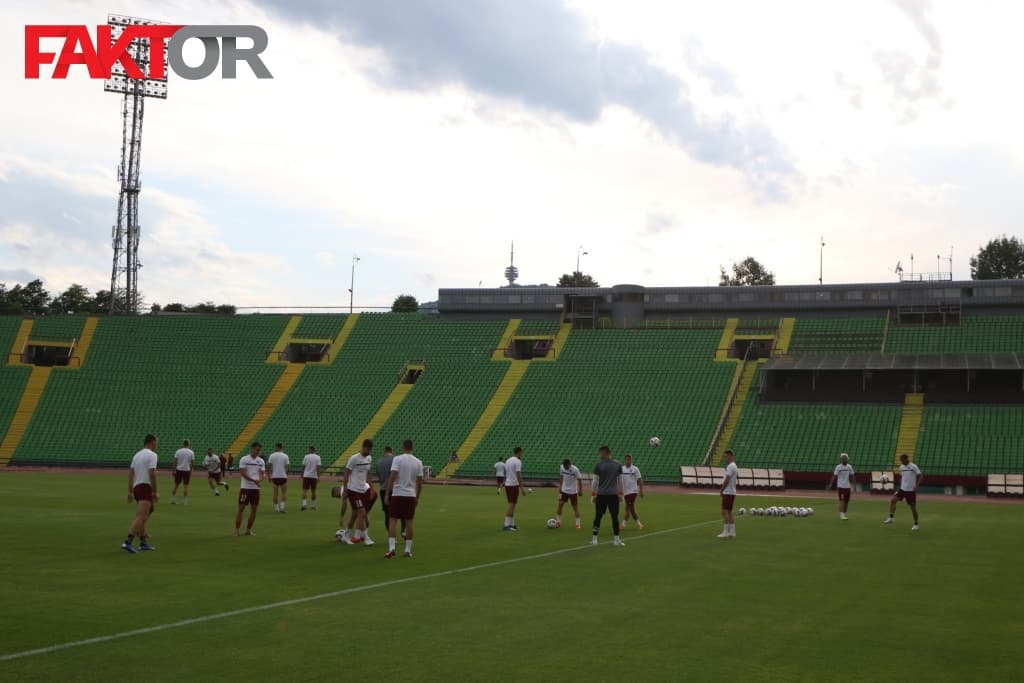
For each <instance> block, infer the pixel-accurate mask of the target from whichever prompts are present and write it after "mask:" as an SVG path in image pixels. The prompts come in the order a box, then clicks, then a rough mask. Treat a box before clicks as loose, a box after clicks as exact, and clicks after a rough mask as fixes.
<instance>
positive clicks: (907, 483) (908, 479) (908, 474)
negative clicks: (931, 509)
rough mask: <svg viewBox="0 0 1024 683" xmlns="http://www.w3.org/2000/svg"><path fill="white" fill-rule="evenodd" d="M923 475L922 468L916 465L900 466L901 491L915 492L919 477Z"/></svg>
mask: <svg viewBox="0 0 1024 683" xmlns="http://www.w3.org/2000/svg"><path fill="white" fill-rule="evenodd" d="M920 474H921V468H919V467H918V466H917V465H915V464H914V463H910V464H909V465H900V490H901V491H913V490H914V489H915V488H916V487H917V477H918V476H919V475H920Z"/></svg>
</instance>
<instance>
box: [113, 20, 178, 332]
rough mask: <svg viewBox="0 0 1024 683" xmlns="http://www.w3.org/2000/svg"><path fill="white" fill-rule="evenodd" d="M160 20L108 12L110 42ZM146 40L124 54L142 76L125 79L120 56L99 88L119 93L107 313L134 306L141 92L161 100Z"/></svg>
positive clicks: (161, 84)
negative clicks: (118, 144)
mask: <svg viewBox="0 0 1024 683" xmlns="http://www.w3.org/2000/svg"><path fill="white" fill-rule="evenodd" d="M160 23H161V22H157V21H149V20H147V19H138V18H136V17H127V16H124V15H119V14H108V15H107V24H108V25H109V26H110V41H111V45H113V44H115V43H116V42H117V40H118V38H120V37H121V34H122V33H124V29H125V27H127V26H156V25H159V24H160ZM149 48H150V45H149V40H148V39H144V38H136V39H135V40H133V41H132V42H131V43H130V44H129V46H128V54H129V55H130V56H131V58H132V59H133V60H134V61H135V63H136V64H138V66H139V68H140V69H141V70H142V73H144V74H146V76H147V78H145V79H139V78H128V75H127V74H126V72H125V70H124V66H123V65H122V64H121V62H120V61H117V62H114V66H113V68H112V69H111V73H110V78H108V79H107V80H105V81H103V90H104V91H105V92H113V93H118V94H121V95H123V97H124V104H123V106H122V108H121V117H122V132H121V165H120V166H119V167H118V169H117V179H118V180H119V181H120V183H121V194H120V196H119V198H118V200H117V223H115V224H114V227H113V229H112V231H111V242H112V243H113V247H114V265H113V268H112V269H111V272H110V315H115V314H118V313H138V309H139V267H140V264H139V234H140V232H141V228H140V226H139V191H140V190H141V189H142V185H141V183H140V182H139V164H140V162H141V158H142V157H141V155H142V115H143V110H144V108H145V107H144V103H145V99H146V98H147V97H156V98H159V99H162V100H165V99H167V76H166V73H167V72H166V70H165V72H164V77H163V78H158V79H155V78H148V76H149ZM163 49H164V64H165V65H166V64H167V63H168V62H167V41H164V48H163Z"/></svg>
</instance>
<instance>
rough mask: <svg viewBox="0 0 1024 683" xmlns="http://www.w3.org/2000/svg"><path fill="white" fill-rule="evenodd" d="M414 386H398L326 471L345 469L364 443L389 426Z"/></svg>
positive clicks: (400, 384)
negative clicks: (351, 457)
mask: <svg viewBox="0 0 1024 683" xmlns="http://www.w3.org/2000/svg"><path fill="white" fill-rule="evenodd" d="M414 386H416V385H415V384H402V383H399V384H396V385H395V388H394V389H392V390H391V393H390V394H389V395H388V397H387V398H386V399H384V403H382V404H381V405H380V408H378V409H377V412H376V413H374V415H373V417H372V418H370V421H369V422H368V423H366V426H365V427H363V431H361V432H359V434H358V436H356V438H355V439H353V440H352V443H351V444H349V446H348V448H346V449H345V450H344V451H342V452H341V455H339V456H338V458H337V459H336V460H335V461H334V462H333V463H331V465H329V466H328V467H327V468H325V469H327V470H330V471H340V470H341V469H342V468H344V467H345V464H346V463H347V462H348V458H349V457H350V456H351V455H352V454H353V453H356V452H357V451H358V450H359V449H360V448H361V447H362V445H363V441H364V440H366V439H372V438H373V437H375V436H376V435H377V432H379V431H380V430H381V429H382V428H383V427H384V425H385V424H387V421H388V420H390V419H391V416H392V415H394V414H395V411H396V410H398V407H399V406H400V405H402V401H404V400H405V399H406V397H408V396H409V392H410V391H412V388H413V387H414Z"/></svg>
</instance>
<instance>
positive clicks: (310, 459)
mask: <svg viewBox="0 0 1024 683" xmlns="http://www.w3.org/2000/svg"><path fill="white" fill-rule="evenodd" d="M322 464H323V463H322V461H321V460H320V455H319V454H318V453H317V452H316V446H310V447H309V452H308V453H306V455H304V456H303V458H302V507H301V508H299V510H305V509H306V492H307V491H308V492H309V498H310V503H311V504H310V509H312V510H316V485H317V484H318V483H320V473H321V472H322V471H323V468H322V467H321V465H322Z"/></svg>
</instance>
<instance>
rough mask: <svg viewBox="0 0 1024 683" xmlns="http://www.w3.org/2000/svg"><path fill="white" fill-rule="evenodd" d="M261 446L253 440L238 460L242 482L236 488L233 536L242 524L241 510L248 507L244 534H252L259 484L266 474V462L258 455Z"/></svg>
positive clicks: (257, 503)
mask: <svg viewBox="0 0 1024 683" xmlns="http://www.w3.org/2000/svg"><path fill="white" fill-rule="evenodd" d="M262 450H263V446H262V445H261V444H260V442H259V441H254V442H253V444H252V448H251V449H250V451H249V454H248V455H243V456H242V459H241V460H239V461H238V474H239V475H240V476H241V477H242V483H241V485H240V487H239V489H238V512H237V513H235V536H238V533H239V529H240V528H241V526H242V512H243V511H244V510H245V508H246V506H248V507H249V523H248V524H247V525H246V528H245V535H246V536H253V535H254V534H253V530H252V525H253V522H255V521H256V509H257V508H258V507H259V506H260V484H262V483H263V480H264V479H265V478H266V476H267V463H266V461H264V460H263V458H261V457H260V451H262Z"/></svg>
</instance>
